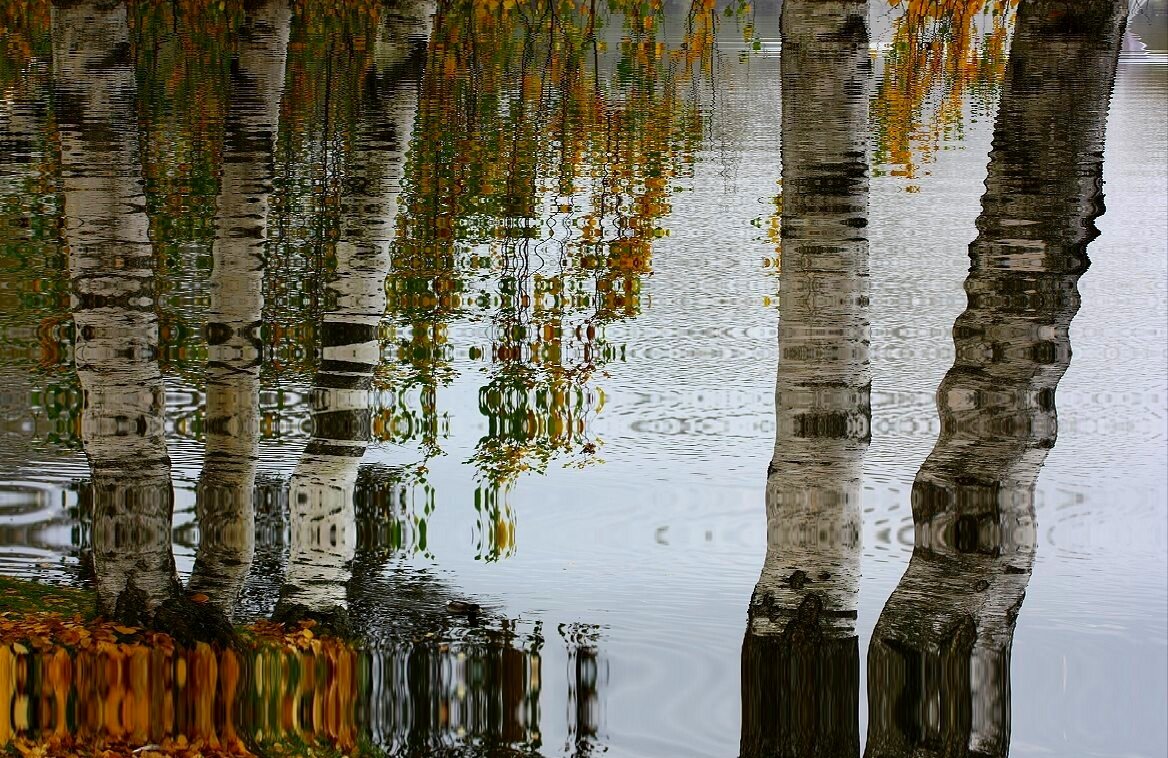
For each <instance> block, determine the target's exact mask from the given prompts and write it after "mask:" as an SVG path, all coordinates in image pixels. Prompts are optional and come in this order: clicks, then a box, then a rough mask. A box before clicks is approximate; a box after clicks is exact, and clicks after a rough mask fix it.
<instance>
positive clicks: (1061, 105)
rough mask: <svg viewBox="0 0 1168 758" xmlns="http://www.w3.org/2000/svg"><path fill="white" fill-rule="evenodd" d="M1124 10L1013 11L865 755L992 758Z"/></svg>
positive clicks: (1119, 6) (1045, 5)
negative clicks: (960, 294)
mask: <svg viewBox="0 0 1168 758" xmlns="http://www.w3.org/2000/svg"><path fill="white" fill-rule="evenodd" d="M1126 11H1127V3H1126V0H1119V1H1118V2H1113V1H1112V0H1103V1H1099V0H1095V1H1093V2H1087V3H1079V4H1076V5H1074V6H1071V5H1069V4H1064V3H1056V2H1050V1H1049V0H1024V1H1023V3H1022V5H1021V6H1020V8H1019V10H1018V17H1017V20H1016V27H1015V32H1014V41H1013V46H1012V50H1011V52H1010V60H1009V63H1008V64H1007V70H1006V81H1005V86H1004V90H1003V93H1002V101H1001V105H1000V107H999V111H998V119H997V123H996V125H995V129H994V143H993V151H992V153H991V158H990V166H989V173H988V177H987V179H986V192H985V195H984V196H983V197H982V213H981V216H980V217H979V219H978V222H977V227H978V237H977V240H976V241H974V242H973V244H972V245H970V248H969V255H970V259H971V267H970V273H969V277H968V278H967V279H966V282H965V290H966V293H967V295H968V305H967V307H966V310H965V312H964V313H962V314H961V316H959V317H958V319H957V322H956V323H955V324H954V327H953V341H954V346H955V348H956V354H957V355H956V359H955V361H954V364H953V368H952V369H950V370H949V372H948V373H947V374H946V375H945V378H944V379H943V380H942V382H941V386H940V388H939V389H938V392H937V409H938V413H939V416H940V420H941V433H940V437H939V438H938V440H937V444H936V446H935V447H934V448H933V452H932V453H931V454H930V455H929V457H928V459H927V460H926V461H925V463H924V465H922V466H921V470H920V472H919V473H918V474H917V478H916V481H915V483H914V485H913V492H912V505H913V522H914V524H915V527H916V529H915V531H916V547H915V549H914V551H913V557H912V560H911V561H910V563H909V567H908V569H907V571H906V572H905V575H904V577H903V578H902V579H901V581H900V584H899V585H898V586H897V588H896V590H895V591H894V592H893V594H892V596H891V597H890V598H889V600H888V603H887V604H886V605H885V607H884V611H883V613H882V614H881V616H880V619H879V621H878V623H877V625H876V630H875V632H874V634H873V638H872V646H871V649H870V650H869V654H868V667H869V679H868V695H869V703H870V708H871V716H870V720H869V727H868V747H867V751H866V755H868V756H871V757H872V758H876V757H883V756H888V757H889V758H891V757H892V756H898V757H899V756H905V755H912V756H964V755H969V756H973V755H977V756H1005V755H1006V754H1007V752H1008V750H1009V743H1010V646H1011V642H1012V640H1013V635H1014V626H1015V621H1016V619H1017V617H1018V612H1019V609H1020V607H1021V605H1022V600H1023V597H1024V595H1025V589H1026V584H1027V582H1028V580H1029V578H1030V573H1031V565H1032V563H1033V560H1034V552H1035V545H1036V541H1037V539H1036V525H1035V515H1034V487H1035V482H1036V480H1037V478H1038V472H1039V469H1040V468H1041V466H1042V463H1043V461H1044V459H1045V458H1046V454H1047V452H1048V451H1049V450H1050V448H1051V447H1053V446H1054V443H1055V437H1056V434H1057V418H1056V412H1055V405H1054V396H1055V387H1056V385H1057V384H1058V382H1059V379H1061V378H1062V375H1063V373H1064V372H1065V371H1066V369H1067V366H1068V365H1069V364H1070V360H1071V347H1070V339H1069V327H1070V323H1071V319H1072V318H1073V317H1074V315H1075V313H1076V311H1078V309H1079V293H1078V290H1077V288H1076V283H1077V281H1078V279H1079V276H1080V275H1081V274H1082V273H1083V272H1084V271H1085V270H1086V268H1087V266H1088V264H1089V261H1088V259H1087V252H1086V250H1087V244H1088V243H1089V242H1090V241H1091V240H1092V239H1093V238H1094V237H1095V236H1097V234H1098V232H1097V230H1096V228H1095V219H1096V218H1097V217H1098V216H1099V215H1100V214H1102V212H1103V195H1102V186H1103V182H1102V168H1103V143H1104V130H1105V126H1106V118H1107V106H1108V99H1109V97H1110V93H1111V87H1112V83H1113V80H1114V77H1115V67H1116V62H1117V59H1118V54H1119V42H1120V38H1121V36H1122V32H1123V26H1124V20H1125V16H1126Z"/></svg>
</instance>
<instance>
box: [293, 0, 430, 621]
mask: <svg viewBox="0 0 1168 758" xmlns="http://www.w3.org/2000/svg"><path fill="white" fill-rule="evenodd" d="M414 11H415V13H417V10H416V9H414ZM427 17H428V14H427ZM420 23H424V22H421V21H420V20H419V18H418V17H417V16H416V15H412V14H405V13H403V14H400V15H397V16H395V17H393V18H392V19H391V20H390V21H389V22H388V25H387V27H384V28H383V29H382V36H381V38H380V39H378V40H377V41H376V42H375V50H376V53H377V54H376V58H375V62H376V69H375V70H374V71H372V72H370V73H369V74H368V76H369V77H371V78H370V80H369V82H368V83H367V84H368V85H369V87H367V89H369V88H372V90H373V92H372V94H371V95H370V96H369V97H368V98H367V101H366V102H365V103H363V104H362V110H361V115H360V117H359V119H358V124H357V134H356V137H355V144H354V145H353V148H352V150H351V151H350V153H349V154H348V155H347V159H346V166H345V173H346V175H347V177H349V181H348V182H347V184H348V185H349V186H350V187H352V188H353V191H350V192H346V194H345V196H344V198H343V201H342V202H343V206H342V211H341V215H342V224H343V227H342V229H341V235H340V239H339V240H338V241H337V243H336V247H335V255H336V274H335V278H334V279H333V280H332V281H331V282H329V283H328V285H327V286H328V290H329V291H328V294H327V298H328V301H329V302H330V303H332V304H333V305H332V307H331V309H330V310H329V311H328V312H327V313H326V314H325V316H324V319H323V323H322V324H321V331H320V338H321V347H322V356H321V362H320V368H319V370H318V371H317V374H316V377H315V380H314V382H313V389H312V396H311V402H312V438H311V439H310V440H309V442H308V445H307V447H306V448H305V451H304V454H303V456H302V457H301V459H300V461H299V463H298V464H297V466H296V469H295V471H294V472H293V474H292V481H291V487H290V494H289V519H290V522H291V552H290V556H289V560H288V570H287V574H286V576H285V581H284V586H283V587H282V588H281V591H280V600H279V602H278V604H277V607H276V612H275V618H276V619H277V620H282V621H291V620H295V619H300V618H311V619H314V620H316V621H318V622H319V623H321V625H322V626H323V627H324V628H326V629H331V630H332V631H335V632H338V633H341V634H348V633H351V622H350V619H349V604H348V584H349V580H350V579H351V577H352V561H353V558H354V556H355V553H356V547H357V526H356V516H355V509H354V490H355V487H356V483H357V472H358V467H359V466H360V463H361V458H362V456H363V455H364V453H365V449H366V447H367V446H368V444H369V441H370V439H371V437H372V401H373V398H372V386H373V372H374V370H375V369H376V367H377V365H378V363H379V362H380V344H379V341H378V327H379V325H380V323H381V319H382V317H383V316H384V314H385V307H386V297H385V278H386V276H387V275H388V273H389V263H390V243H391V241H392V238H393V234H394V225H395V218H396V216H397V211H398V196H399V195H400V193H401V176H402V167H403V165H404V159H405V151H406V147H407V145H408V142H409V137H410V134H411V132H412V130H413V121H414V113H415V110H416V95H414V93H412V92H409V91H407V90H408V88H406V87H399V86H390V90H391V92H390V93H389V94H388V95H387V94H386V93H385V92H384V91H383V89H382V87H381V84H380V82H379V74H388V75H389V76H391V77H393V78H394V79H396V77H398V76H400V75H401V71H402V70H403V68H402V67H403V66H405V69H406V70H408V68H409V66H408V65H406V64H407V59H408V57H409V51H410V46H409V45H408V44H407V43H406V40H405V35H404V34H403V32H404V31H407V30H409V29H410V28H418V25H419V24H420ZM422 30H423V31H424V30H425V27H424V26H423V27H422ZM407 79H408V77H407ZM390 84H391V85H394V84H395V82H394V81H391V82H390ZM396 84H400V82H396ZM397 90H401V91H397ZM383 99H384V100H385V102H382V100H383Z"/></svg>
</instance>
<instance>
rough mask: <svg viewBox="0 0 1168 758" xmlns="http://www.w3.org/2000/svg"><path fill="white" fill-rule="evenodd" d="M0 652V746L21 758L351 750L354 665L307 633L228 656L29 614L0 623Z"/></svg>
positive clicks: (150, 635)
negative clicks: (138, 751) (142, 749)
mask: <svg viewBox="0 0 1168 758" xmlns="http://www.w3.org/2000/svg"><path fill="white" fill-rule="evenodd" d="M13 638H19V639H13ZM21 640H23V641H21ZM0 641H3V642H4V643H5V644H2V645H0V744H4V743H7V742H9V741H10V740H12V739H14V738H17V737H23V738H24V743H23V744H24V745H25V746H26V748H27V749H28V750H29V752H30V753H31V752H32V751H34V750H35V749H36V748H37V747H40V748H48V749H50V750H51V751H52V753H53V754H62V753H64V754H68V753H70V752H75V753H76V754H84V755H93V754H94V750H95V749H97V750H98V751H99V752H100V750H101V749H102V748H105V749H109V750H111V751H112V752H113V754H115V755H116V754H121V753H122V751H123V750H125V748H127V747H129V746H133V745H154V746H155V747H156V752H158V753H161V754H165V755H186V754H190V755H196V754H199V753H202V754H212V755H215V754H226V755H246V754H249V752H250V751H249V749H248V747H247V746H248V745H250V746H253V747H256V746H261V747H262V746H264V745H265V743H270V744H271V745H273V746H278V745H279V744H280V743H282V742H288V741H293V742H297V743H300V744H312V743H316V742H322V743H325V744H328V745H330V746H331V747H333V748H335V749H339V750H342V751H345V750H351V749H353V748H354V747H355V746H356V744H357V730H356V721H355V717H354V708H355V705H356V699H357V696H358V688H357V658H358V653H357V652H356V651H355V650H354V649H353V648H352V647H350V646H348V645H346V644H345V643H343V642H341V641H339V640H336V639H332V638H320V637H317V636H315V635H314V634H313V632H312V629H311V628H310V624H305V625H302V626H301V627H300V628H297V629H294V630H289V631H286V630H284V628H283V627H282V626H280V625H278V624H270V623H266V622H260V623H257V624H255V625H253V626H252V627H250V628H249V630H248V631H247V633H246V636H245V640H244V644H242V645H241V646H240V648H239V649H237V650H232V649H223V650H220V649H216V648H212V647H210V646H208V645H206V644H203V643H200V644H198V645H196V646H195V647H193V648H183V647H178V646H176V645H175V644H174V642H173V640H171V638H170V637H168V636H167V635H165V634H161V633H157V632H144V631H142V630H139V629H136V628H132V627H124V626H118V625H116V624H111V623H109V622H104V621H100V620H99V621H89V622H82V621H81V620H80V618H79V617H75V618H73V619H67V618H64V617H61V616H58V615H55V614H35V615H32V616H26V617H22V618H20V619H18V620H14V619H9V618H7V617H6V616H0ZM241 728H242V729H243V733H240V731H239V730H240V729H241ZM34 739H35V740H36V742H33V741H32V740H34ZM21 744H22V743H17V746H18V747H19V746H20V745H21Z"/></svg>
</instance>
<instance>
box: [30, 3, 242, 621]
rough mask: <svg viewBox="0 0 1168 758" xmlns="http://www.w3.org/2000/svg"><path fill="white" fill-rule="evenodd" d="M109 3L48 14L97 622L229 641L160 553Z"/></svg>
mask: <svg viewBox="0 0 1168 758" xmlns="http://www.w3.org/2000/svg"><path fill="white" fill-rule="evenodd" d="M127 33H128V26H127V19H126V10H125V6H123V5H109V6H107V5H104V4H101V3H97V2H78V3H72V4H70V5H68V6H61V7H56V8H54V9H53V38H54V39H53V76H54V80H55V84H56V89H55V101H56V106H57V113H58V116H59V119H60V122H59V123H60V134H61V154H62V177H63V184H64V187H63V192H64V196H65V220H66V224H65V238H66V242H67V244H68V246H69V273H70V277H71V279H72V289H73V319H74V324H75V328H76V340H77V341H76V349H75V355H74V363H75V365H76V369H77V376H78V380H79V382H80V384H81V387H82V391H83V392H84V409H83V412H82V418H81V439H82V444H83V446H84V448H85V453H86V456H87V457H88V459H89V464H90V468H91V470H92V474H93V557H94V570H95V572H96V574H97V595H98V610H99V611H100V612H101V613H103V614H106V615H108V616H111V617H113V618H116V619H118V620H120V621H122V622H124V623H129V624H142V625H152V626H157V627H160V628H166V629H168V630H170V631H174V632H175V633H176V634H178V635H179V636H180V637H187V636H188V635H189V634H194V635H196V636H200V637H221V636H223V635H224V634H227V633H229V629H227V628H226V623H225V620H224V619H223V618H222V617H221V616H218V615H217V614H215V613H214V612H205V611H203V610H200V609H197V608H194V607H192V606H193V604H191V603H189V602H187V601H186V600H185V598H184V596H183V594H182V587H181V585H180V584H179V581H178V576H177V574H176V572H175V566H174V557H173V555H172V553H171V533H170V527H171V515H172V509H173V502H174V501H173V490H172V489H171V481H170V457H169V455H168V453H167V447H166V433H165V410H166V402H165V389H164V387H163V382H162V373H161V371H160V369H159V367H158V360H157V353H158V319H157V316H156V314H155V310H154V309H155V302H154V291H153V290H154V281H153V277H154V271H153V267H154V260H153V250H152V247H151V244H150V240H149V237H148V221H147V218H146V213H145V198H144V196H143V194H142V185H143V182H142V178H141V171H140V170H139V153H138V144H137V139H136V133H135V130H134V128H133V124H134V123H135V121H136V119H135V110H134V104H135V77H134V71H133V68H132V67H131V65H130V63H129V60H128V56H129V49H130V47H129V40H128V37H127Z"/></svg>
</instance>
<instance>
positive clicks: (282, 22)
mask: <svg viewBox="0 0 1168 758" xmlns="http://www.w3.org/2000/svg"><path fill="white" fill-rule="evenodd" d="M290 21H291V11H290V9H289V7H288V3H287V2H286V0H269V2H267V3H264V4H262V5H260V6H259V7H258V8H254V9H252V10H251V11H250V12H249V13H248V18H247V22H246V25H245V26H244V28H243V29H242V30H241V31H242V32H243V33H241V34H240V35H239V40H240V41H239V49H238V51H237V53H236V60H235V61H233V63H236V64H237V65H233V67H232V68H233V73H232V78H233V80H234V81H233V83H232V87H231V100H230V102H229V105H228V110H227V116H226V128H225V135H224V143H225V144H224V151H223V169H222V179H221V185H220V190H219V207H218V211H217V214H216V219H215V242H214V248H213V250H212V258H213V268H212V271H211V307H210V310H209V312H208V314H207V326H206V336H207V343H208V350H207V426H206V430H207V431H206V435H207V436H206V459H205V461H204V463H203V471H202V473H201V475H200V476H199V484H198V489H197V501H196V503H197V504H196V509H197V512H198V518H199V549H198V553H197V554H196V556H195V567H194V571H193V573H192V574H191V581H190V584H189V587H190V589H191V590H192V591H199V592H203V593H205V594H206V595H207V596H208V597H210V602H212V603H214V604H215V605H217V606H218V607H219V608H221V609H222V610H223V611H224V613H227V614H228V615H230V614H231V613H232V612H233V610H234V607H235V603H236V601H237V600H238V599H239V593H240V590H241V589H242V587H243V582H244V579H246V577H247V573H248V569H249V567H250V566H251V560H252V555H253V553H254V551H255V524H254V521H255V510H254V503H253V491H252V490H253V489H254V486H255V475H256V461H257V447H258V445H259V438H260V426H259V389H260V366H261V364H262V362H263V345H262V342H261V340H260V336H259V328H260V324H261V320H262V317H263V307H264V295H263V270H264V246H265V243H266V240H267V218H268V198H269V195H270V193H271V191H272V181H273V163H272V156H273V153H272V150H273V146H274V143H275V139H276V125H277V122H278V121H279V117H280V94H281V92H282V91H283V85H284V58H285V53H286V51H287V47H288V32H289V23H290Z"/></svg>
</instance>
